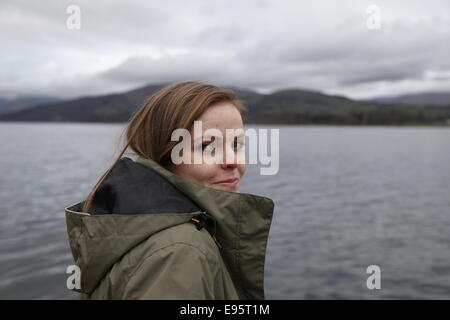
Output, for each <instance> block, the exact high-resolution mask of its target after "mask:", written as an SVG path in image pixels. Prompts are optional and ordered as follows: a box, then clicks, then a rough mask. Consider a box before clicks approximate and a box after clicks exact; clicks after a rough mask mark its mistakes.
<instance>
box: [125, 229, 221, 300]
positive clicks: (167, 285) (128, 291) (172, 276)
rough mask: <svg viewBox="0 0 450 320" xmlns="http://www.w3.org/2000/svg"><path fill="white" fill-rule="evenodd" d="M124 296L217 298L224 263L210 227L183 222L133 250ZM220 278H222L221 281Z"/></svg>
mask: <svg viewBox="0 0 450 320" xmlns="http://www.w3.org/2000/svg"><path fill="white" fill-rule="evenodd" d="M130 259H131V260H129V262H130V263H131V265H132V267H131V268H130V269H129V273H128V275H127V279H128V280H127V283H126V285H125V287H124V289H123V295H122V298H123V299H214V298H216V296H217V295H218V294H217V292H216V291H217V288H218V284H217V283H218V281H219V280H218V279H219V278H220V277H219V276H220V275H221V271H222V270H221V267H222V264H221V262H220V260H219V259H221V257H220V253H219V252H218V249H217V247H216V244H215V243H214V241H213V240H212V238H211V235H210V234H209V233H208V231H207V230H205V229H201V230H197V229H196V227H195V226H194V225H193V224H190V223H187V224H181V225H177V226H174V227H171V228H168V229H165V230H163V231H160V232H158V233H157V234H154V235H153V236H152V237H150V238H149V239H147V240H146V241H145V242H144V243H143V244H142V246H141V247H140V248H139V247H137V248H135V249H134V252H130ZM219 282H220V281H219Z"/></svg>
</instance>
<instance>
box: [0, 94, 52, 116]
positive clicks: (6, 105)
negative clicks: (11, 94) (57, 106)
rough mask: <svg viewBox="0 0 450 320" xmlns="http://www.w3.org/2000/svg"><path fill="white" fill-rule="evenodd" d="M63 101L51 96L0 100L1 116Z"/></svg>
mask: <svg viewBox="0 0 450 320" xmlns="http://www.w3.org/2000/svg"><path fill="white" fill-rule="evenodd" d="M58 101H61V99H59V98H56V97H49V96H22V97H17V98H15V99H10V100H8V99H0V114H6V113H11V112H15V111H20V110H24V109H27V108H30V107H33V106H36V105H39V104H49V103H54V102H58Z"/></svg>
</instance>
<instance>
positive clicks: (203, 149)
mask: <svg viewBox="0 0 450 320" xmlns="http://www.w3.org/2000/svg"><path fill="white" fill-rule="evenodd" d="M210 146H211V143H206V144H202V151H205V149H206V148H207V147H210Z"/></svg>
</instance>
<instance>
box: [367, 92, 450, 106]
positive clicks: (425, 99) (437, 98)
mask: <svg viewBox="0 0 450 320" xmlns="http://www.w3.org/2000/svg"><path fill="white" fill-rule="evenodd" d="M375 101H378V102H381V103H399V104H409V105H415V106H450V92H427V93H416V94H408V95H401V96H396V97H386V98H379V99H375Z"/></svg>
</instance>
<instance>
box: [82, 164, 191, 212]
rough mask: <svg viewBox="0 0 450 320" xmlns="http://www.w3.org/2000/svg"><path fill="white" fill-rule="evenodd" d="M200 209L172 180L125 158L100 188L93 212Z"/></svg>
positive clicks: (96, 195) (94, 201) (183, 210)
mask: <svg viewBox="0 0 450 320" xmlns="http://www.w3.org/2000/svg"><path fill="white" fill-rule="evenodd" d="M198 210H200V209H199V208H198V207H197V206H196V205H195V204H194V202H192V200H191V199H189V198H188V197H187V196H186V195H185V194H183V193H182V192H181V191H179V190H178V189H177V188H175V187H174V186H173V185H172V184H171V183H170V182H169V181H167V180H166V179H165V178H163V177H161V176H160V175H159V174H158V173H156V172H155V171H153V170H152V169H151V168H148V167H146V166H145V165H143V164H140V163H137V162H134V161H133V160H132V159H130V158H127V157H123V158H121V159H120V160H119V161H118V162H117V164H116V165H115V166H114V168H113V169H112V171H111V172H110V174H109V175H108V176H107V177H106V179H105V180H104V181H103V183H102V185H101V186H100V188H99V189H98V190H97V192H96V194H95V197H94V200H93V202H92V206H91V209H90V210H89V213H90V214H109V213H114V214H139V213H187V212H194V211H198Z"/></svg>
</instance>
